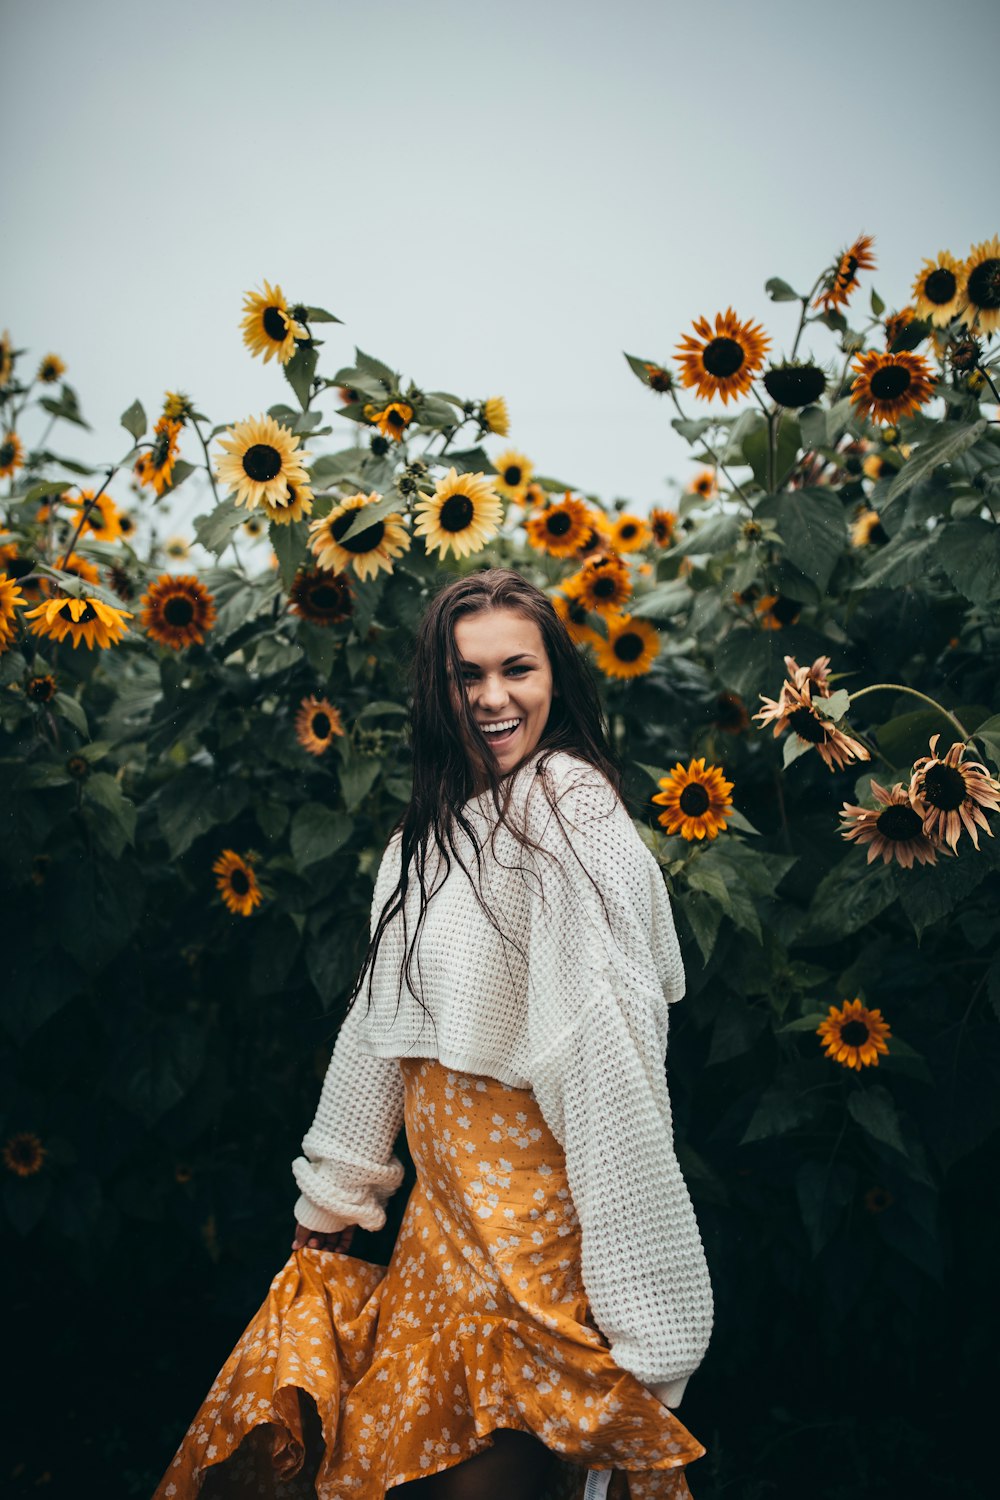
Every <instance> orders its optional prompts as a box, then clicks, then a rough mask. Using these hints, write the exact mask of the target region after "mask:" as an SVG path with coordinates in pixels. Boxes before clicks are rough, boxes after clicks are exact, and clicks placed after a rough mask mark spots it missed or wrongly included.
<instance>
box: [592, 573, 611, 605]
mask: <svg viewBox="0 0 1000 1500" xmlns="http://www.w3.org/2000/svg"><path fill="white" fill-rule="evenodd" d="M591 592H592V593H593V595H594V598H595V599H613V598H614V597H615V595H616V594H617V593H618V585H617V583H616V582H615V580H614V579H613V578H612V576H611V574H610V573H599V574H598V575H597V577H596V578H595V579H594V581H593V583H592V585H591Z"/></svg>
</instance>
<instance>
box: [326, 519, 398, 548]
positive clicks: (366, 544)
mask: <svg viewBox="0 0 1000 1500" xmlns="http://www.w3.org/2000/svg"><path fill="white" fill-rule="evenodd" d="M357 519H358V513H357V511H356V510H348V511H345V512H344V514H343V515H342V516H337V518H336V520H335V521H333V522H331V524H330V530H331V531H332V533H333V538H334V541H337V542H340V545H341V546H342V547H343V548H344V550H345V551H346V552H374V551H375V548H376V547H377V546H378V545H379V543H380V542H381V540H382V537H383V536H384V535H385V523H384V522H382V521H376V522H375V524H374V526H366V527H365V529H364V531H359V532H357V534H356V535H355V536H352V537H351V538H350V539H349V540H348V541H346V542H344V541H341V538H342V536H343V535H344V532H345V531H347V530H349V529H350V527H351V526H353V525H354V522H355V521H356V520H357Z"/></svg>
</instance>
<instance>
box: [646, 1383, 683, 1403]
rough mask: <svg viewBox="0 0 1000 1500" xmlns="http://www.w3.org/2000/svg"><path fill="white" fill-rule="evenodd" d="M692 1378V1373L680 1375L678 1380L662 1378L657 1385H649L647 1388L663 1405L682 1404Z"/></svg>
mask: <svg viewBox="0 0 1000 1500" xmlns="http://www.w3.org/2000/svg"><path fill="white" fill-rule="evenodd" d="M690 1379H691V1376H690V1375H678V1377H677V1379H676V1380H661V1381H659V1382H658V1383H657V1384H656V1385H647V1387H646V1389H647V1391H649V1392H650V1393H651V1394H652V1395H654V1396H655V1397H656V1399H657V1401H659V1402H660V1404H661V1405H662V1406H670V1407H674V1406H680V1404H681V1397H682V1396H683V1395H684V1392H685V1390H686V1389H687V1383H688V1381H689V1380H690Z"/></svg>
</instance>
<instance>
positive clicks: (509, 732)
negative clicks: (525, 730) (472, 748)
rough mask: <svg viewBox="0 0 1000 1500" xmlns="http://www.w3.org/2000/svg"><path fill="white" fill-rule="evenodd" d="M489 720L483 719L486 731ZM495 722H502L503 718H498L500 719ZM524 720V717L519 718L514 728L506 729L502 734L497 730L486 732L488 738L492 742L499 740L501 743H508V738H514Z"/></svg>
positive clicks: (484, 730)
mask: <svg viewBox="0 0 1000 1500" xmlns="http://www.w3.org/2000/svg"><path fill="white" fill-rule="evenodd" d="M488 722H490V721H488V720H484V721H482V723H483V732H484V733H486V723H488ZM495 722H499V723H502V722H503V720H498V721H495ZM523 722H524V721H523V719H518V721H517V723H516V724H515V725H514V727H513V729H505V730H504V731H503V732H502V733H501V734H497V733H495V732H490V733H487V734H486V738H487V739H488V740H489V741H490V742H491V743H492V742H493V741H494V740H495V741H497V742H498V743H499V744H501V745H506V744H507V742H508V740H511V739H513V737H514V735H515V734H516V733H517V731H518V730H519V729H520V727H521V725H522V723H523Z"/></svg>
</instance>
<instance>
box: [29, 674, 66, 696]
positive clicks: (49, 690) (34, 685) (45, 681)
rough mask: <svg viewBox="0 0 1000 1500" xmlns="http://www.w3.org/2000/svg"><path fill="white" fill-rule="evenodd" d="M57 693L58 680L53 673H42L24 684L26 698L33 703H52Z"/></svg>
mask: <svg viewBox="0 0 1000 1500" xmlns="http://www.w3.org/2000/svg"><path fill="white" fill-rule="evenodd" d="M57 691H58V687H57V684H56V679H55V678H54V677H53V676H52V673H51V672H42V673H40V674H39V675H38V676H36V677H29V678H28V680H27V682H26V683H25V684H24V696H25V697H26V698H28V699H30V701H31V702H32V703H51V702H52V699H53V698H54V697H55V695H56V692H57Z"/></svg>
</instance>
